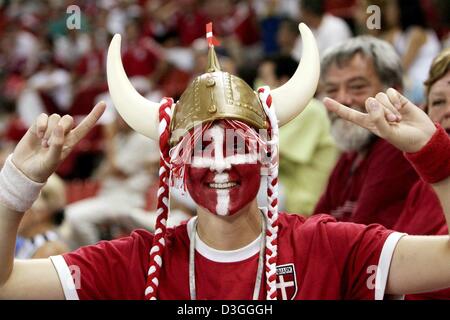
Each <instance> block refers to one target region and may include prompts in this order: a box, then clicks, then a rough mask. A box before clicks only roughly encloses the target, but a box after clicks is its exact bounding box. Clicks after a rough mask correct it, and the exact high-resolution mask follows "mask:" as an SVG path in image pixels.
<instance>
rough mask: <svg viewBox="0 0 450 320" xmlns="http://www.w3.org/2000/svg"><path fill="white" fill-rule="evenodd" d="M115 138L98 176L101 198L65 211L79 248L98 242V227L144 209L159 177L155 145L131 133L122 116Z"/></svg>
mask: <svg viewBox="0 0 450 320" xmlns="http://www.w3.org/2000/svg"><path fill="white" fill-rule="evenodd" d="M112 139H113V140H112V142H111V144H110V146H109V148H108V149H107V151H108V154H107V155H106V157H105V161H104V162H103V164H102V165H101V167H100V168H99V170H98V173H97V178H98V179H99V180H100V183H101V189H100V191H99V193H98V195H97V196H95V197H93V198H89V199H85V200H81V201H79V202H75V203H72V204H70V205H68V206H67V208H66V216H67V223H68V224H69V225H70V227H71V229H72V230H73V234H74V236H75V241H76V242H77V243H78V245H87V244H93V243H96V242H97V241H99V240H100V232H99V229H98V225H99V224H101V223H106V222H108V221H109V220H113V219H115V218H117V217H120V216H124V215H127V214H129V213H130V212H131V210H132V209H133V208H144V207H145V203H146V194H147V191H148V189H149V187H150V185H151V184H152V182H153V181H154V180H155V177H157V170H158V169H157V168H158V164H159V149H158V145H157V143H156V142H154V141H152V140H150V139H148V138H147V137H144V136H142V135H141V134H139V133H137V132H135V131H134V130H132V129H131V128H130V127H129V126H128V125H127V124H126V123H125V121H124V120H123V119H122V118H121V117H119V116H118V117H117V118H116V131H115V132H114V134H113V137H112ZM136 155H139V156H136Z"/></svg>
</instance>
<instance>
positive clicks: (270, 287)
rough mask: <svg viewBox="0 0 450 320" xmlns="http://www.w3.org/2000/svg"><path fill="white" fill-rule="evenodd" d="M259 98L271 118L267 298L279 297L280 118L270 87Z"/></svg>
mask: <svg viewBox="0 0 450 320" xmlns="http://www.w3.org/2000/svg"><path fill="white" fill-rule="evenodd" d="M258 95H259V99H260V101H261V103H262V105H263V107H264V111H265V112H266V115H267V117H268V118H269V124H270V127H269V130H268V131H269V132H268V139H269V141H268V146H267V147H268V152H270V167H269V172H268V175H267V203H268V208H267V209H268V210H267V217H266V219H267V230H266V264H265V270H266V292H267V296H266V298H267V300H276V299H277V287H276V282H277V270H276V266H277V254H278V120H277V116H276V113H275V108H274V106H273V103H272V96H271V95H270V89H269V87H262V88H259V89H258Z"/></svg>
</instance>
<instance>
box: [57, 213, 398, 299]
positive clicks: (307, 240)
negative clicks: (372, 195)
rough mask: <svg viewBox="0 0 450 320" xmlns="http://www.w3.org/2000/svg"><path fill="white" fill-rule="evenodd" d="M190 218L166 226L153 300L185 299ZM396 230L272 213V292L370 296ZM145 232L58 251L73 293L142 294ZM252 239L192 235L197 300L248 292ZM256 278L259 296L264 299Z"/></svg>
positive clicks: (254, 256) (255, 246) (253, 264)
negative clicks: (219, 244)
mask: <svg viewBox="0 0 450 320" xmlns="http://www.w3.org/2000/svg"><path fill="white" fill-rule="evenodd" d="M192 222H193V219H191V220H190V221H189V223H188V224H183V225H181V226H178V227H176V228H174V229H168V234H167V237H166V245H167V247H166V250H165V253H164V256H163V268H162V271H161V275H160V279H159V280H160V281H159V283H160V285H159V289H158V290H159V299H189V298H190V296H189V273H188V269H189V268H188V264H189V262H188V260H189V259H188V257H189V244H190V240H189V237H190V236H189V234H191V233H192V231H190V232H189V233H188V230H192V225H193V223H192ZM388 236H389V238H388ZM400 236H401V235H400V234H398V233H393V232H392V231H389V230H387V229H385V228H384V227H382V226H380V225H370V226H364V225H358V224H353V223H337V222H336V221H335V219H333V218H332V217H330V216H328V215H317V216H314V217H312V218H309V219H306V220H305V219H304V218H302V217H300V216H298V215H289V214H280V218H279V237H278V263H277V265H278V267H277V273H278V277H277V278H278V279H277V284H278V287H279V288H278V295H279V299H281V298H282V297H284V298H286V299H374V297H375V270H377V265H379V266H383V267H381V269H380V270H381V271H377V272H378V273H379V275H378V274H377V275H376V276H377V279H378V277H379V276H380V277H381V278H383V279H386V278H387V272H388V270H389V263H390V259H391V256H392V252H393V250H394V248H395V245H396V243H397V241H398V239H399V238H400ZM152 238H153V236H152V234H150V233H149V232H147V231H143V230H138V231H135V232H133V233H132V234H131V235H130V236H129V237H126V238H122V239H119V240H114V241H109V242H107V241H103V242H100V243H98V244H97V245H94V246H89V247H84V248H81V249H78V250H77V251H75V252H71V253H67V254H65V255H63V258H64V260H63V259H61V258H60V260H61V261H63V263H62V264H64V267H63V268H66V269H67V266H69V267H70V268H77V270H78V271H77V274H79V275H80V278H79V280H80V281H79V288H78V289H77V294H78V297H79V298H80V299H143V298H144V290H145V283H146V275H147V271H148V257H149V250H150V246H151V243H152ZM386 239H388V240H386ZM258 240H259V239H257V240H255V241H254V243H252V244H250V245H248V246H246V247H245V248H243V249H241V250H237V251H233V252H229V251H217V250H214V249H212V248H209V247H207V246H206V244H204V243H202V242H201V240H199V239H198V237H197V244H198V245H197V246H196V249H197V251H196V257H195V268H196V287H197V291H196V293H197V299H199V300H203V299H244V300H247V299H251V298H252V293H253V289H254V285H255V276H256V271H257V262H258V256H259V243H258ZM385 242H386V245H385ZM387 244H389V246H387ZM387 247H389V248H387ZM382 250H383V254H382ZM380 256H381V257H380ZM231 257H234V261H232V260H230V259H231ZM52 260H53V259H52ZM54 263H55V261H54ZM386 263H387V264H386ZM55 267H56V269H57V270H58V274H59V275H60V279H61V283H62V284H63V287H64V283H67V279H65V280H64V279H63V277H62V276H61V275H62V273H63V272H62V271H61V270H62V269H61V266H59V267H58V266H57V264H56V263H55ZM263 281H264V282H263V283H262V285H261V293H260V299H264V298H265V279H264V280H263ZM385 281H386V280H384V284H383V281H381V282H378V280H377V284H380V287H378V286H377V288H378V289H377V290H381V291H382V292H381V297H382V296H383V292H384V287H385ZM377 292H378V296H379V295H380V292H379V291H377ZM66 297H67V294H66Z"/></svg>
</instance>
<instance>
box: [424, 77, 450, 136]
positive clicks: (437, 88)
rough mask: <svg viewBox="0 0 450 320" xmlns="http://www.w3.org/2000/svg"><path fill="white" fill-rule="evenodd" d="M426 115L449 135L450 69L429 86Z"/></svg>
mask: <svg viewBox="0 0 450 320" xmlns="http://www.w3.org/2000/svg"><path fill="white" fill-rule="evenodd" d="M428 115H429V117H430V119H431V120H433V121H434V122H438V123H439V124H440V125H441V126H442V127H443V128H444V129H445V130H446V131H447V133H448V134H449V135H450V71H448V72H447V73H446V74H445V76H443V77H442V78H441V79H439V80H438V81H436V82H435V83H434V84H433V85H432V86H431V88H430V92H429V94H428Z"/></svg>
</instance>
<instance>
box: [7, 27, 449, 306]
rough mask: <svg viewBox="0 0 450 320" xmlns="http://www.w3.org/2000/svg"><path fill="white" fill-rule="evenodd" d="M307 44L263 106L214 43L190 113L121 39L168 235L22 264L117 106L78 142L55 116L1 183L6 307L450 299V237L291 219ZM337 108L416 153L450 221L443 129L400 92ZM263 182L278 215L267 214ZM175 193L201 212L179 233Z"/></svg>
mask: <svg viewBox="0 0 450 320" xmlns="http://www.w3.org/2000/svg"><path fill="white" fill-rule="evenodd" d="M208 31H209V32H212V30H208ZM300 32H301V35H302V39H303V41H304V47H305V50H304V53H303V58H302V61H301V63H300V65H299V67H298V70H297V72H296V73H295V74H294V76H293V78H292V79H290V81H288V82H287V83H286V84H285V85H283V86H282V87H280V88H278V89H276V90H273V91H272V92H269V90H268V89H267V88H261V89H259V90H258V92H257V93H255V92H253V91H252V90H251V89H250V88H249V87H248V86H247V85H246V84H245V83H244V82H243V81H242V80H241V79H239V78H237V77H235V76H233V75H230V74H227V73H224V72H222V71H220V67H219V64H218V62H217V58H216V56H215V53H214V47H213V45H214V41H213V40H214V39H213V38H212V37H211V34H210V36H209V39H210V49H209V50H210V51H209V61H210V62H209V66H208V70H206V73H205V74H203V75H201V76H199V77H198V78H196V79H195V80H194V81H193V83H192V84H191V85H190V86H189V87H188V89H187V90H186V92H185V93H184V94H183V95H182V97H181V98H180V100H179V101H178V102H177V103H174V102H173V101H172V100H171V99H169V98H167V99H163V100H162V101H161V102H160V103H159V104H158V103H152V102H150V101H147V100H146V99H144V98H142V97H141V96H140V95H139V94H137V93H136V91H135V90H134V89H133V87H132V86H131V84H130V83H129V81H128V80H127V77H126V75H125V72H124V70H123V67H122V64H121V61H120V37H119V36H115V37H114V39H113V40H112V43H111V46H110V49H109V53H108V64H107V68H108V70H107V71H108V83H109V87H110V91H111V95H112V98H113V101H114V104H115V106H116V108H117V109H118V111H119V113H120V114H121V116H122V117H123V118H124V119H125V120H126V121H127V122H128V123H129V124H130V126H131V127H132V128H134V129H135V130H136V131H139V132H141V133H142V134H144V135H146V136H148V137H149V138H152V139H155V140H158V141H159V146H160V187H159V190H158V214H159V217H158V220H157V224H156V229H155V232H154V234H151V233H149V232H146V231H142V230H138V231H135V232H133V233H132V234H131V235H130V236H129V237H126V238H122V239H118V240H114V241H109V242H100V243H98V244H97V245H94V246H89V247H84V248H80V249H79V250H77V251H75V252H72V253H68V254H65V255H62V256H55V257H51V258H50V259H43V260H35V261H14V260H13V258H12V256H13V250H14V242H15V235H16V232H17V225H18V224H19V223H20V220H21V218H22V215H23V212H24V211H26V209H28V208H29V206H31V204H32V202H33V201H34V199H35V198H36V197H37V195H38V194H39V191H40V189H41V188H42V186H43V185H44V184H45V181H46V180H47V178H48V177H49V176H50V175H51V173H52V172H54V170H55V169H56V167H57V165H58V164H59V163H60V162H61V160H62V159H64V157H65V156H66V155H67V153H68V152H69V151H70V150H71V148H72V147H73V146H74V145H75V144H76V143H77V142H78V141H79V140H80V139H81V137H83V136H84V135H85V134H86V133H87V131H88V130H89V129H90V128H92V126H93V125H94V124H95V122H96V121H97V120H98V118H99V117H100V116H101V114H102V113H103V111H104V104H99V105H97V106H96V107H94V109H93V110H92V112H91V113H90V114H89V115H88V116H87V118H86V119H85V120H84V121H83V122H82V123H81V124H80V125H78V126H77V127H75V128H73V119H72V118H71V117H69V116H64V117H60V116H59V115H55V114H54V115H51V116H47V115H45V114H43V115H41V116H39V117H38V118H37V119H36V121H35V123H34V125H33V126H32V127H31V128H30V129H29V131H28V132H27V134H26V135H25V136H24V138H23V139H22V140H21V141H20V143H19V144H18V146H17V147H16V149H15V150H14V153H13V154H11V155H10V156H9V157H8V159H7V161H6V164H5V166H4V168H3V169H2V171H1V172H0V298H46V299H64V298H65V299H255V300H257V299H271V300H272V299H284V300H286V299H383V298H384V297H385V295H386V294H390V295H402V294H405V293H414V292H421V291H431V290H435V289H439V288H443V287H449V286H450V269H449V268H448V266H449V264H450V246H449V242H450V238H449V236H440V237H437V236H436V237H433V236H428V237H422V236H409V235H405V234H401V233H397V232H393V231H391V230H387V229H385V228H384V227H382V226H380V225H370V226H364V225H358V224H350V223H338V222H336V221H335V220H334V219H333V218H332V217H330V216H327V215H318V216H314V217H312V218H309V219H304V218H302V217H299V216H297V215H288V214H285V213H279V212H278V209H277V196H278V194H277V168H278V166H277V137H278V126H282V125H283V124H285V123H286V122H288V121H289V120H290V119H292V118H293V117H295V116H296V115H297V114H299V113H300V112H301V110H302V108H303V107H304V106H305V105H306V104H307V102H308V101H309V100H310V99H311V97H312V96H313V94H314V91H315V89H316V85H317V80H318V75H319V57H318V54H317V47H316V45H315V41H314V38H313V36H312V34H311V32H310V30H309V29H308V28H307V27H306V25H303V24H301V25H300ZM324 103H325V105H326V106H327V108H328V109H329V110H330V111H331V112H335V113H336V114H338V115H339V116H341V117H343V118H345V119H347V120H349V121H353V122H355V123H357V124H359V125H360V126H363V127H365V128H367V129H369V130H371V131H372V132H374V133H375V134H377V135H379V136H382V137H383V138H384V139H386V140H388V141H390V142H391V143H392V144H393V145H395V146H396V147H397V148H399V149H400V150H402V151H403V152H405V156H406V157H407V158H408V159H409V160H410V161H411V162H412V163H413V165H414V166H415V168H416V170H417V171H418V173H419V174H420V175H421V177H422V179H424V180H425V181H427V182H428V183H430V184H431V185H432V187H433V189H434V190H435V192H436V194H437V195H438V197H439V200H440V201H441V204H442V207H443V208H444V212H445V213H446V215H447V221H450V197H448V193H449V192H450V178H449V177H450V165H449V163H450V161H449V159H450V139H449V137H448V136H447V134H446V133H445V131H444V130H443V129H442V127H440V126H439V125H435V124H433V123H432V122H431V121H430V120H429V118H428V117H427V115H426V114H425V113H423V112H422V111H421V110H420V109H419V108H418V107H416V106H415V105H413V104H412V103H411V102H409V101H408V100H407V99H406V98H404V97H403V96H402V95H400V94H399V93H398V92H397V91H395V90H394V89H389V90H387V92H386V93H383V94H380V95H377V98H376V99H375V98H369V99H368V100H367V103H366V109H367V113H364V112H359V111H355V110H352V109H350V108H348V107H346V106H344V105H341V104H339V103H337V102H336V101H334V100H332V99H325V100H324ZM397 113H398V114H400V116H397ZM298 138H299V139H301V137H298ZM230 141H231V142H230ZM236 141H243V143H237V142H236ZM261 150H262V152H261ZM136 156H137V157H139V154H136ZM263 175H264V176H265V178H266V179H267V180H268V189H267V197H268V206H267V207H266V208H264V207H258V203H257V202H256V200H255V197H256V194H257V192H258V188H259V182H260V179H261V177H262V176H263ZM170 185H176V186H179V187H182V188H186V190H187V191H188V192H189V193H190V194H191V196H192V198H193V199H194V201H195V202H196V204H197V216H196V217H195V218H192V219H190V220H189V221H188V223H187V224H183V225H180V226H178V227H175V228H166V221H167V217H168V214H169V212H168V211H169V210H168V208H169V201H170V195H169V186H170Z"/></svg>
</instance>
